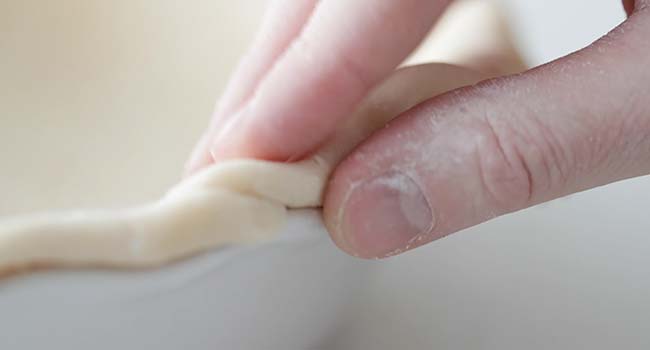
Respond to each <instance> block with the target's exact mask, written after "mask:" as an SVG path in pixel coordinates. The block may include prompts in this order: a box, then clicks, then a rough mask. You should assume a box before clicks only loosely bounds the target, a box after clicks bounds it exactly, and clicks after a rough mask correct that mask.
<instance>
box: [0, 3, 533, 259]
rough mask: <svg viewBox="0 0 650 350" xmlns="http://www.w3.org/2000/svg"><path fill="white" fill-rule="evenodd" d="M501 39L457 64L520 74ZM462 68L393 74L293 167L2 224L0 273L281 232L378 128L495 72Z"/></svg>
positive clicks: (187, 251)
mask: <svg viewBox="0 0 650 350" xmlns="http://www.w3.org/2000/svg"><path fill="white" fill-rule="evenodd" d="M470 2H472V3H475V4H476V2H473V1H470ZM497 27H498V28H497ZM501 27H502V26H495V27H494V30H493V31H496V30H501V29H502V28H501ZM437 30H438V31H442V32H444V31H443V30H442V29H440V28H438V29H437ZM449 35H451V34H449ZM438 36H439V37H440V36H444V35H443V34H438ZM495 37H501V36H497V35H495ZM503 37H506V36H503ZM504 43H507V45H498V43H497V44H495V45H493V46H492V47H490V48H488V50H491V51H495V52H488V54H489V55H486V52H475V53H472V54H470V53H466V54H464V57H463V59H462V60H460V59H459V61H462V62H463V63H464V64H466V63H467V62H471V58H472V57H474V56H475V57H486V56H489V57H503V58H507V59H504V60H503V62H507V64H502V65H501V66H500V67H499V68H500V69H499V73H514V72H517V71H520V70H522V69H523V66H521V65H519V64H518V63H512V62H521V60H519V59H518V58H519V56H518V55H517V54H516V52H515V51H514V50H513V49H512V46H511V45H509V42H504ZM483 50H484V49H483ZM461 51H462V50H461ZM465 51H468V50H465ZM468 66H471V67H473V68H472V69H470V68H463V67H460V66H454V65H450V64H443V63H438V64H428V65H421V66H414V67H409V68H403V69H400V70H398V71H397V72H396V73H394V74H393V75H392V76H391V77H390V78H389V79H387V80H386V81H385V82H384V83H383V84H381V86H379V87H378V88H376V89H375V90H374V91H373V92H372V93H371V94H369V96H368V97H367V98H366V100H365V101H364V102H363V103H362V104H361V105H360V106H359V107H358V109H357V111H356V112H355V114H354V115H353V116H352V117H351V119H349V121H348V122H347V123H346V124H345V125H343V127H342V128H340V129H339V130H338V131H337V132H336V134H335V135H334V136H333V137H332V139H331V140H330V141H329V142H328V143H326V144H325V145H324V146H323V147H322V148H321V149H320V150H319V151H318V152H317V153H315V154H314V155H312V156H311V157H309V158H307V159H306V160H303V161H301V162H298V163H292V164H290V163H275V162H267V161H261V160H252V159H242V160H231V161H226V162H221V163H219V164H216V165H213V166H212V167H210V168H208V169H206V170H204V171H202V172H200V173H199V174H197V175H195V176H194V177H192V178H190V179H188V180H186V181H184V182H183V183H181V184H179V185H177V186H176V187H175V188H172V189H171V190H170V191H169V192H168V193H167V194H166V195H165V196H164V197H163V198H162V199H160V200H159V201H158V202H155V203H152V204H149V205H145V206H142V207H138V208H132V209H125V210H122V211H80V212H71V213H58V214H57V213H53V214H44V215H36V216H27V217H22V218H15V219H9V220H5V221H2V222H0V272H3V271H5V272H7V271H11V270H13V269H20V268H24V267H26V266H34V265H39V266H42V265H45V266H112V267H147V266H157V265H161V264H163V263H167V262H170V261H173V260H177V259H180V258H183V257H186V256H189V255H192V254H196V253H198V252H201V251H204V250H207V249H210V248H214V247H217V246H221V245H224V244H233V243H250V242H258V241H262V240H266V239H270V238H272V237H274V235H275V234H276V233H277V232H278V231H280V230H281V228H282V227H283V225H284V222H285V220H286V215H287V213H286V212H287V208H289V209H291V208H308V207H318V206H320V205H321V203H322V194H323V190H324V187H325V184H326V181H327V178H328V177H329V175H330V173H331V171H332V170H333V168H334V166H335V165H336V164H338V162H340V161H341V159H342V158H343V157H345V155H347V154H348V153H349V152H350V151H351V150H352V149H353V148H354V147H355V146H356V145H357V144H358V143H359V142H361V141H362V140H363V139H365V138H367V137H368V136H369V135H370V134H371V133H372V132H373V131H374V130H376V129H378V128H380V127H383V126H384V125H385V124H386V123H387V122H388V121H389V120H390V119H391V118H393V117H395V116H397V115H398V114H400V113H402V112H404V111H406V110H407V109H409V108H411V107H413V106H415V105H416V104H418V103H420V102H422V101H423V100H425V99H428V98H430V97H432V96H435V95H438V94H440V93H443V92H446V91H449V90H452V89H455V88H458V87H461V86H465V85H468V84H473V83H476V82H478V81H480V80H483V79H485V78H488V77H490V75H491V74H493V73H489V72H487V73H480V72H478V71H477V70H475V69H476V68H477V66H478V65H471V64H468Z"/></svg>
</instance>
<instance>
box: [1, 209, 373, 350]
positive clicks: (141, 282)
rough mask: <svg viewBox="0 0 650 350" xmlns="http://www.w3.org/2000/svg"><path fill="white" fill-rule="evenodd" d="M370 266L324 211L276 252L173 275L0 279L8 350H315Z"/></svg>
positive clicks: (291, 229) (296, 218) (60, 274)
mask: <svg viewBox="0 0 650 350" xmlns="http://www.w3.org/2000/svg"><path fill="white" fill-rule="evenodd" d="M368 267H370V266H369V263H367V262H362V261H360V260H357V259H353V258H351V257H348V256H345V255H344V254H343V253H342V252H340V251H338V250H337V249H335V248H334V247H333V246H332V244H331V242H330V241H329V238H328V237H327V233H326V232H325V231H324V230H323V228H322V223H321V221H320V218H319V216H318V215H317V213H315V212H314V211H297V212H293V213H292V214H291V216H290V225H289V226H288V227H287V229H286V230H285V232H284V233H283V234H282V237H281V238H280V239H279V240H277V241H274V242H272V243H269V244H263V245H257V246H251V247H242V248H227V249H222V250H220V251H216V252H213V253H209V254H206V255H203V256H200V257H198V258H196V259H191V260H187V261H184V262H182V263H180V264H177V265H174V266H172V267H170V268H165V269H158V270H142V271H121V272H120V271H102V270H94V271H47V272H42V273H35V274H28V275H21V276H17V277H15V278H10V279H4V280H2V281H0V310H1V311H0V329H1V330H2V331H1V332H2V336H0V349H46V348H49V346H54V347H53V348H54V349H106V350H109V349H159V350H166V349H169V350H175V349H214V348H215V347H217V348H220V349H307V348H313V347H318V346H320V342H323V341H326V340H327V338H328V337H330V336H331V334H332V333H335V332H336V331H337V330H338V329H337V326H338V324H339V322H342V321H343V320H345V319H347V318H349V317H350V316H351V315H350V313H349V312H347V311H346V310H348V309H349V305H350V304H352V303H354V302H355V301H357V300H358V297H359V292H360V287H362V286H364V285H365V284H366V283H365V282H364V281H366V280H367V279H368V278H370V277H371V276H370V275H369V271H370V270H369V269H368Z"/></svg>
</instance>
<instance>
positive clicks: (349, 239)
mask: <svg viewBox="0 0 650 350" xmlns="http://www.w3.org/2000/svg"><path fill="white" fill-rule="evenodd" d="M342 210H343V213H344V214H343V218H342V221H341V227H340V228H341V230H340V232H341V234H342V235H343V237H342V240H343V241H344V242H345V244H346V245H347V246H348V248H349V249H351V250H352V251H353V253H355V254H356V255H358V256H360V257H364V258H382V257H387V256H390V255H394V254H396V253H399V252H401V251H403V250H407V249H408V248H409V247H410V246H411V244H412V243H414V241H415V240H416V239H417V238H418V237H420V236H421V235H424V234H427V233H428V232H429V231H431V229H432V228H433V226H434V223H435V222H434V220H435V219H434V215H433V213H432V210H431V206H430V205H429V202H428V201H427V199H426V197H425V196H424V194H423V193H422V190H421V189H420V187H419V186H418V184H417V183H415V181H413V179H412V178H411V177H409V176H407V175H406V174H404V173H402V172H390V173H386V174H384V175H382V176H380V177H376V178H373V179H370V180H368V181H366V182H363V183H361V184H360V185H358V186H356V187H355V188H354V189H353V190H352V193H351V194H350V195H349V196H348V199H347V201H346V202H345V203H344V204H343V209H342Z"/></svg>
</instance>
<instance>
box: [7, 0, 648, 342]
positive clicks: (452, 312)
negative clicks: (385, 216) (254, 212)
mask: <svg viewBox="0 0 650 350" xmlns="http://www.w3.org/2000/svg"><path fill="white" fill-rule="evenodd" d="M503 2H504V3H506V4H507V5H508V8H509V10H510V11H511V13H512V15H513V20H514V21H515V23H516V24H517V28H518V29H519V34H518V36H519V38H520V40H521V45H522V47H523V48H524V49H525V52H526V54H527V55H528V58H529V59H530V60H531V62H534V63H542V62H546V61H548V60H550V59H552V58H556V57H559V56H561V55H563V54H566V53H568V52H570V51H572V50H575V49H578V48H580V47H582V46H584V45H586V44H588V43H589V42H591V41H592V40H594V39H596V38H597V37H598V36H600V35H602V34H604V33H605V32H606V31H607V30H609V29H610V28H612V27H613V26H614V25H615V24H616V23H618V22H620V21H621V20H622V18H623V17H622V11H621V10H620V5H619V2H618V0H574V1H563V0H552V1H542V0H538V1H533V0H530V1H519V0H504V1H503ZM262 9H263V1H255V0H245V1H236V2H235V1H219V0H212V1H208V0H194V1H191V2H187V1H173V0H156V1H154V0H128V1H127V0H115V1H99V0H93V1H88V0H60V1H40V0H0V145H1V147H0V160H2V165H0V170H1V171H0V216H4V215H9V214H14V213H22V212H28V211H33V210H42V209H46V208H70V207H78V206H109V207H115V206H122V205H125V204H132V203H136V202H139V201H141V200H144V199H150V198H153V197H156V196H157V195H159V194H160V193H161V192H162V191H163V190H164V189H165V188H166V187H167V186H169V185H170V184H172V183H174V182H175V181H176V180H177V179H178V176H179V173H180V169H181V165H182V163H183V161H184V159H185V157H186V155H187V153H188V152H189V150H190V148H191V146H192V144H193V142H194V140H195V138H196V137H197V135H198V134H199V132H200V131H201V129H202V127H203V126H204V125H205V124H206V122H207V119H208V117H209V115H210V113H211V110H212V106H213V104H214V101H215V97H216V96H217V95H218V93H219V91H220V90H221V88H222V87H223V85H224V83H225V81H226V79H227V75H228V72H229V71H230V70H231V69H232V67H233V65H234V64H235V62H236V59H237V57H239V56H240V54H241V53H242V51H243V49H244V48H245V46H246V45H247V41H248V39H249V38H250V36H251V35H252V32H253V30H254V28H255V24H256V23H257V19H258V16H259V14H260V13H261V11H262ZM649 193H650V180H649V179H648V178H643V179H637V180H634V181H629V182H626V183H622V184H616V185H613V186H609V187H606V188H603V189H598V190H595V191H590V192H588V193H585V194H580V195H575V196H572V197H570V198H568V199H562V200H559V201H555V202H553V203H550V204H546V205H543V206H540V207H538V208H534V209H532V210H528V211H525V212H522V213H517V214H515V215H510V216H507V217H504V218H501V219H498V220H495V221H493V222H491V223H488V224H485V225H482V226H479V227H477V228H474V229H470V230H467V231H465V232H463V233H460V234H457V235H454V236H452V237H449V238H447V239H445V240H442V241H440V242H437V243H435V244H433V245H430V246H428V247H425V248H423V249H419V250H417V251H415V252H412V253H409V254H406V255H404V256H401V257H398V258H396V259H393V260H391V261H388V262H384V263H383V264H384V267H385V272H384V274H383V276H382V277H381V278H379V279H377V280H376V281H375V282H374V284H373V285H372V288H371V289H372V290H373V292H372V293H369V294H368V296H367V298H368V299H367V301H368V302H367V303H366V304H360V305H358V316H359V317H358V319H356V320H355V321H354V322H352V323H351V324H348V325H345V327H342V328H344V329H346V330H347V331H346V332H345V334H344V336H343V335H341V336H340V337H339V340H338V342H336V344H332V347H338V348H347V349H353V348H358V349H367V348H376V349H377V348H386V349H393V348H409V349H419V348H422V349H429V348H438V349H445V348H463V349H486V348H487V349H515V348H528V349H545V348H562V349H564V348H592V349H609V348H639V349H640V348H647V345H648V344H650V332H648V331H649V328H650V326H649V325H650V304H649V303H648V301H647V296H648V295H650V279H648V278H647V276H648V266H650V236H649V234H648V233H649V231H650V216H648V215H647V208H648V207H649V206H648V197H650V196H649V195H648V194H649Z"/></svg>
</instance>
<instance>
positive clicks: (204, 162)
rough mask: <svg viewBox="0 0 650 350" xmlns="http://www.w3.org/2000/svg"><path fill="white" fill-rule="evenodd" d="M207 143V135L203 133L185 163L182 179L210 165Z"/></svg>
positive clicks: (210, 158)
mask: <svg viewBox="0 0 650 350" xmlns="http://www.w3.org/2000/svg"><path fill="white" fill-rule="evenodd" d="M209 141H210V139H209V135H208V133H204V134H203V135H202V136H201V138H200V139H199V142H197V144H196V146H194V150H192V153H191V154H190V158H189V160H188V161H187V163H185V166H184V168H183V170H184V171H183V177H188V176H190V175H192V174H194V173H196V172H197V171H199V170H201V169H202V168H204V167H206V166H208V165H209V164H210V163H212V161H213V159H212V156H211V155H210V150H209V148H208V146H209Z"/></svg>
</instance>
